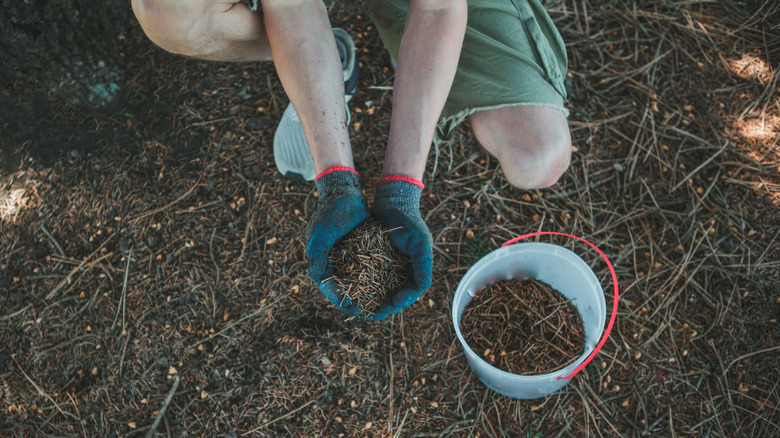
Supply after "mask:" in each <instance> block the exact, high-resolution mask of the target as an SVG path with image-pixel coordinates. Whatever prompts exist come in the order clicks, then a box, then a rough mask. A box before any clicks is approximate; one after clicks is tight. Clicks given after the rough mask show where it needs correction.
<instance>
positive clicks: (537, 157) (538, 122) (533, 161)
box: [469, 105, 571, 189]
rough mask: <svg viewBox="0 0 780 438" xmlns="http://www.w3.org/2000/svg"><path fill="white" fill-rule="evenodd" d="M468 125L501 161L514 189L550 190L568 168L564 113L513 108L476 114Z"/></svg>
mask: <svg viewBox="0 0 780 438" xmlns="http://www.w3.org/2000/svg"><path fill="white" fill-rule="evenodd" d="M469 123H470V124H471V129H472V131H473V132H474V135H475V136H476V138H477V141H479V143H480V144H481V145H482V146H483V147H484V148H485V149H486V150H487V151H488V152H490V153H491V154H492V155H494V156H495V157H496V158H498V161H499V163H500V164H501V168H502V169H503V170H504V174H505V175H506V178H507V180H508V181H509V183H510V184H512V185H513V186H515V187H519V188H523V189H538V188H544V187H549V186H551V185H553V184H555V183H556V182H557V181H558V179H559V178H560V177H561V175H563V172H565V171H566V169H567V168H568V167H569V160H570V159H571V134H570V133H569V126H568V122H567V121H566V116H565V115H564V113H563V111H561V110H558V109H555V108H549V107H543V106H530V105H518V106H510V107H505V108H499V109H494V110H486V111H480V112H477V113H474V114H472V115H471V116H469Z"/></svg>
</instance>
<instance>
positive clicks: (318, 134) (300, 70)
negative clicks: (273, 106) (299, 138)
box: [263, 0, 354, 173]
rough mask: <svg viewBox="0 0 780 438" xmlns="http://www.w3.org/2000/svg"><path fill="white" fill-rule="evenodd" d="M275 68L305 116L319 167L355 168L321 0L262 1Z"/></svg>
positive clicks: (334, 50)
mask: <svg viewBox="0 0 780 438" xmlns="http://www.w3.org/2000/svg"><path fill="white" fill-rule="evenodd" d="M263 16H264V20H265V26H266V31H267V33H268V40H269V42H270V43H271V52H272V54H273V59H274V64H275V66H276V71H277V73H278V74H279V79H280V80H281V82H282V86H283V87H284V90H285V92H286V93H287V96H288V97H289V98H290V101H291V102H292V104H293V106H294V107H295V110H296V112H297V113H298V117H300V119H301V124H302V125H303V130H304V134H305V136H306V140H307V142H308V143H309V149H310V150H311V154H312V158H313V159H314V169H315V171H316V172H317V173H320V172H322V171H324V170H326V169H328V168H330V167H333V166H349V167H354V164H353V161H352V150H351V147H350V143H349V132H348V130H347V122H346V111H345V103H344V79H343V72H342V68H341V63H340V61H339V55H338V50H337V48H336V42H335V40H334V37H333V31H332V29H331V26H330V23H329V21H328V15H327V11H326V10H325V7H324V5H323V3H322V0H297V1H296V0H274V1H272V0H267V1H263Z"/></svg>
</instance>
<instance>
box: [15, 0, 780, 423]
mask: <svg viewBox="0 0 780 438" xmlns="http://www.w3.org/2000/svg"><path fill="white" fill-rule="evenodd" d="M549 3H550V13H551V16H552V17H553V19H554V21H555V22H556V24H557V26H558V27H559V28H560V30H561V33H562V35H563V37H564V40H565V41H566V44H567V49H568V52H569V60H570V71H569V74H568V76H567V87H568V90H569V100H568V102H567V106H568V107H569V108H570V109H571V110H572V114H571V117H570V119H569V120H570V126H571V131H572V137H573V145H574V148H573V155H572V162H571V167H570V169H569V170H568V171H567V172H566V174H565V175H564V176H563V177H562V178H561V180H560V181H559V182H558V183H557V184H556V185H554V186H552V187H550V188H548V189H544V190H533V191H526V190H519V189H515V188H513V187H511V186H510V185H509V184H508V183H507V182H506V180H505V178H504V177H503V175H502V172H501V170H500V167H499V166H498V163H497V161H496V160H495V159H494V158H492V157H490V156H489V155H488V154H487V153H486V152H484V151H483V150H482V149H481V148H480V147H479V145H477V144H476V142H475V141H474V139H473V137H472V136H471V134H470V132H469V130H468V127H467V126H463V127H462V128H460V129H459V130H458V132H457V135H456V137H455V139H454V141H453V142H452V144H450V145H448V146H444V147H442V149H441V150H440V157H439V164H438V166H437V170H436V174H434V175H430V174H429V175H426V183H427V185H426V189H425V192H424V193H423V198H422V205H421V211H422V212H423V216H424V218H425V219H426V222H427V223H428V224H429V226H430V228H431V232H432V234H433V238H434V242H435V249H434V275H433V278H434V282H433V286H432V287H431V289H430V290H429V291H427V292H426V293H425V294H424V295H423V296H422V298H421V299H420V301H419V302H418V303H416V304H414V305H412V306H411V307H410V308H408V309H406V310H404V311H403V312H401V313H400V314H398V315H395V316H392V317H389V318H387V319H386V320H383V321H382V322H380V323H369V322H361V321H345V315H344V314H343V313H340V312H339V311H338V310H335V309H334V307H333V306H332V305H330V303H329V302H328V301H327V300H326V299H325V298H324V297H323V296H322V294H321V293H319V292H318V290H317V289H316V286H315V285H314V283H313V282H312V281H311V280H310V279H309V278H308V277H307V273H306V261H305V246H306V242H305V237H304V235H305V232H304V230H305V226H306V222H307V219H308V217H309V216H310V215H311V213H312V211H313V208H314V206H315V205H316V204H315V202H316V198H315V197H314V186H313V184H310V183H300V182H292V181H288V180H285V179H283V178H281V177H279V176H278V175H277V172H276V170H275V168H274V164H273V157H272V151H271V145H272V138H273V132H274V127H275V124H276V120H278V119H279V117H280V116H281V114H282V112H283V110H284V108H285V106H286V105H287V102H288V101H287V98H286V96H285V94H284V92H283V89H282V87H281V84H280V82H279V80H278V78H277V76H276V75H275V72H274V69H273V66H271V65H267V64H218V63H209V62H200V61H196V60H192V59H185V58H181V57H177V56H173V55H170V54H167V53H164V52H163V51H161V50H160V49H158V48H156V47H154V46H153V45H152V44H151V43H150V42H149V41H148V40H147V39H146V38H145V37H144V36H143V34H142V33H141V31H140V29H139V28H138V26H137V25H136V26H134V27H133V28H132V29H131V30H130V31H129V32H127V33H126V34H125V35H123V36H122V38H119V39H117V41H116V45H117V50H118V52H121V54H122V57H121V59H122V60H123V61H122V62H123V63H124V65H125V70H126V78H127V81H128V85H127V86H128V92H129V94H128V96H129V97H128V101H127V103H126V105H124V106H123V107H122V108H120V109H119V110H116V111H115V112H112V113H111V114H108V115H106V114H99V113H94V112H89V111H82V110H78V109H76V108H71V107H67V106H63V105H62V103H61V102H57V101H55V100H53V98H51V97H49V96H48V95H46V94H45V92H44V91H45V90H22V89H8V90H4V91H3V93H4V95H5V97H6V98H4V101H8V102H10V103H9V105H12V106H13V108H14V111H21V112H20V114H27V113H30V114H32V115H34V114H37V113H36V111H40V114H41V116H40V117H30V118H29V120H30V123H39V124H40V129H38V130H30V136H31V137H30V141H29V142H25V143H22V144H19V145H18V148H17V150H15V151H12V153H11V154H9V155H7V156H11V157H14V159H13V160H12V161H11V162H10V163H4V167H3V169H7V168H8V169H10V170H4V171H3V174H2V175H0V230H2V232H0V431H2V433H1V434H2V435H4V436H14V437H22V436H101V437H118V436H123V437H138V436H147V435H149V434H151V435H152V436H211V437H238V436H258V437H266V436H268V437H271V436H388V437H390V436H393V437H395V436H527V437H560V436H572V437H581V436H640V435H641V436H644V435H649V436H723V437H732V436H776V435H778V434H780V391H778V384H777V382H778V381H780V371H778V370H780V355H779V354H778V348H780V347H778V343H779V342H778V341H779V340H780V325H778V324H777V318H778V316H780V301H779V300H778V296H780V283H778V279H779V278H780V264H779V263H778V260H780V244H779V243H778V242H780V239H779V237H780V172H779V171H778V170H779V169H780V148H778V137H779V133H780V102H779V101H778V92H777V91H778V83H779V81H780V79H778V78H780V68H779V67H780V29H778V28H777V25H776V23H777V22H778V21H780V4H779V3H778V2H776V1H772V0H768V1H767V0H765V1H747V2H704V1H689V2H671V1H668V0H654V1H650V0H638V1H635V2H623V1H611V0H605V1H596V0H584V1H568V0H567V1H557V2H549ZM329 13H330V16H331V19H332V22H333V24H334V25H336V26H340V27H343V28H345V29H347V30H348V31H349V32H350V34H351V35H353V37H354V38H355V40H356V44H357V47H358V51H359V61H360V65H361V77H362V80H361V85H360V88H359V91H358V93H357V94H356V96H355V98H354V100H353V101H352V103H351V108H352V126H351V127H350V128H351V134H352V139H353V149H354V152H355V163H356V167H357V169H358V170H359V171H360V174H361V182H362V184H363V187H364V188H365V189H366V196H367V198H368V201H369V202H371V201H372V197H373V189H372V188H373V186H374V184H375V183H376V182H377V180H378V178H379V175H380V169H381V162H382V158H383V155H384V145H385V144H386V141H387V133H388V130H389V116H390V110H391V104H392V93H391V90H390V87H391V86H392V80H393V70H392V69H391V68H390V64H389V59H388V58H387V56H386V52H385V51H384V50H383V48H382V46H381V42H380V40H379V36H378V35H377V33H376V30H375V29H374V28H373V27H372V25H371V23H370V21H369V20H368V18H367V16H366V14H365V12H364V11H363V10H362V5H361V3H360V2H355V1H352V0H344V1H339V2H336V3H335V4H334V5H332V6H330V7H329ZM30 93H37V94H35V96H36V97H30V96H31V94H30ZM30 102H37V103H38V106H34V107H31V106H30ZM24 111H27V112H24ZM3 126H5V125H2V124H0V129H7V128H3ZM55 128H56V129H55ZM36 132H40V133H46V134H47V137H45V140H46V142H54V143H46V142H44V141H43V140H41V138H43V137H36V136H35V135H36ZM53 133H59V135H58V136H54V135H53ZM41 135H43V134H41ZM47 145H53V146H52V147H47ZM432 164H433V154H432V156H431V162H430V163H429V167H428V169H431V168H432V167H433V166H432ZM537 230H549V231H561V232H565V233H570V234H574V235H577V236H580V237H582V238H585V239H587V240H589V241H591V242H594V243H596V244H597V245H598V246H599V248H600V249H601V250H602V251H604V253H606V254H607V255H608V256H609V258H610V260H611V261H612V262H613V264H614V265H615V270H616V274H617V277H618V278H619V281H620V289H621V301H620V303H619V308H618V309H619V310H618V312H619V313H618V316H617V323H616V325H615V327H614V329H613V331H612V335H611V336H610V338H609V339H608V340H607V342H606V344H605V345H604V348H603V349H602V350H601V352H600V353H599V354H598V356H596V358H595V360H594V361H593V362H591V363H590V364H589V365H588V366H587V367H586V368H585V369H584V370H583V371H582V372H581V373H580V374H578V375H577V376H576V377H575V378H574V379H573V380H572V381H571V382H570V383H569V384H568V385H566V386H565V387H564V388H563V389H561V390H560V391H558V392H556V393H555V394H552V395H550V396H548V397H545V398H542V399H537V400H513V399H509V398H505V397H502V396H499V395H496V394H495V393H493V392H491V391H490V390H489V389H487V388H486V387H485V386H484V385H482V384H481V383H480V382H479V380H477V379H476V378H475V377H474V376H473V375H472V373H471V372H470V371H469V368H468V366H467V364H466V361H465V358H464V355H463V352H462V350H461V347H460V345H459V343H458V340H457V338H456V337H455V333H454V328H453V326H452V321H451V316H450V312H451V308H450V305H451V299H452V296H453V294H454V291H455V288H456V287H457V284H458V281H459V279H460V278H461V277H462V276H463V274H464V273H465V272H466V270H467V269H468V268H469V267H470V266H471V264H473V263H474V262H475V261H476V260H477V259H479V257H481V256H482V255H484V254H485V253H486V252H488V251H490V250H491V249H494V248H497V247H499V246H500V244H501V243H503V242H505V241H507V240H509V239H511V238H512V237H514V236H517V235H520V234H525V233H527V232H529V231H537ZM543 240H544V241H546V242H550V243H555V244H558V245H562V246H565V247H567V248H569V249H571V250H573V251H574V252H576V253H577V254H579V255H580V256H581V257H582V258H583V259H585V260H586V261H588V262H589V263H590V264H591V267H592V269H593V270H594V272H595V273H596V275H597V277H598V278H599V279H601V281H602V284H603V285H604V288H605V290H607V291H608V290H611V289H610V288H611V287H612V285H611V279H610V278H611V277H610V275H609V272H608V270H607V268H606V266H604V265H603V262H601V259H600V258H599V257H598V255H597V254H594V252H593V251H592V250H591V249H589V248H584V247H582V246H581V245H579V244H577V243H576V242H572V241H569V240H566V239H564V238H562V237H561V238H559V236H546V237H545V238H544V239H543ZM610 295H611V294H606V298H607V308H608V309H610V308H611V304H612V303H611V297H610Z"/></svg>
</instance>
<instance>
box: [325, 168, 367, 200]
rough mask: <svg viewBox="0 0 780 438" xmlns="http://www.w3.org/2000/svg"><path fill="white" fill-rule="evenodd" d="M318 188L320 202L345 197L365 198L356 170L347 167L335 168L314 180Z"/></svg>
mask: <svg viewBox="0 0 780 438" xmlns="http://www.w3.org/2000/svg"><path fill="white" fill-rule="evenodd" d="M314 185H315V186H317V192H318V194H319V199H320V202H323V201H324V200H326V199H331V198H332V199H339V198H343V197H345V196H356V197H359V198H363V192H362V190H360V181H359V180H358V173H357V171H356V170H355V169H353V168H351V167H345V166H334V167H331V168H330V169H328V170H326V171H324V172H322V173H320V174H319V175H317V178H315V180H314Z"/></svg>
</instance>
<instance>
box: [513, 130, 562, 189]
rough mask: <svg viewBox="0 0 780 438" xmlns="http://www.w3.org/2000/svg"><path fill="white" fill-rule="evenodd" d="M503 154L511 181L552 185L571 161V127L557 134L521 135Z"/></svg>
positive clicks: (522, 184) (518, 184)
mask: <svg viewBox="0 0 780 438" xmlns="http://www.w3.org/2000/svg"><path fill="white" fill-rule="evenodd" d="M502 149H503V151H504V152H505V153H504V154H502V156H501V157H499V162H500V163H501V168H502V169H503V171H504V175H505V176H506V178H507V181H508V182H509V183H510V184H512V185H513V186H515V187H517V188H521V189H542V188H545V187H550V186H552V185H553V184H555V183H556V182H558V180H559V179H560V178H561V176H563V173H564V172H565V171H566V169H568V168H569V163H570V161H571V136H570V134H569V131H568V129H567V130H565V131H563V132H559V133H558V134H557V135H549V134H548V135H545V136H543V137H540V136H537V137H534V136H530V137H526V138H520V139H519V141H518V142H517V143H515V144H511V145H506V146H505V147H504V148H502Z"/></svg>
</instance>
